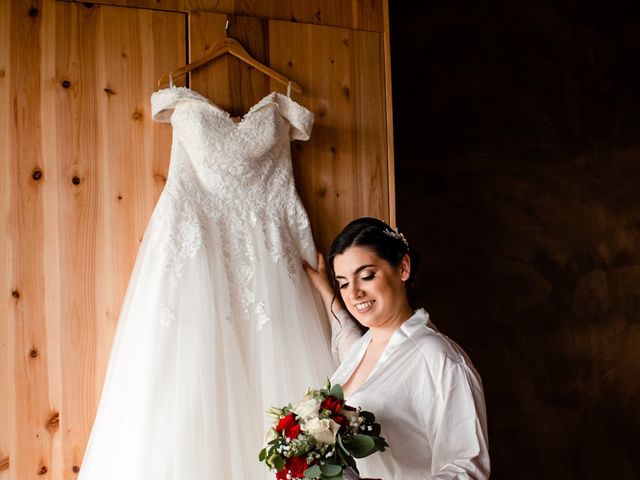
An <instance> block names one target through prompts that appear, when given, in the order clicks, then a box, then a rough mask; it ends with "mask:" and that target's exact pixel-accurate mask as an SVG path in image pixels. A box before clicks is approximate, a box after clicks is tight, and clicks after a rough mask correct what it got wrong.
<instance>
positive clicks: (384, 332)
mask: <svg viewBox="0 0 640 480" xmlns="http://www.w3.org/2000/svg"><path fill="white" fill-rule="evenodd" d="M413 314H414V312H413V309H412V308H411V306H409V305H408V304H407V305H405V306H404V307H403V308H402V309H401V310H400V311H398V313H397V314H395V315H393V317H392V318H390V319H389V321H388V322H385V323H384V325H380V326H378V327H371V328H370V330H371V344H372V345H375V346H384V345H386V344H387V343H389V339H390V338H391V337H392V336H393V334H394V333H395V332H396V331H397V330H398V329H399V328H400V327H401V326H402V324H403V323H404V322H406V321H407V320H409V319H410V318H411V317H412V316H413Z"/></svg>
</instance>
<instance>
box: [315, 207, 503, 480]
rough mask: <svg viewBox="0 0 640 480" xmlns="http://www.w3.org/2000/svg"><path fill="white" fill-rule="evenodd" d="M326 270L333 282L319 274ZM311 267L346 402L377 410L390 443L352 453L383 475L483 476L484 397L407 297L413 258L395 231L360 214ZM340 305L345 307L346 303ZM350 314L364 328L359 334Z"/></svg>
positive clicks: (367, 472)
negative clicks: (376, 450) (365, 453)
mask: <svg viewBox="0 0 640 480" xmlns="http://www.w3.org/2000/svg"><path fill="white" fill-rule="evenodd" d="M327 265H328V274H329V277H330V280H331V283H333V287H332V285H331V283H330V281H329V278H328V277H327ZM327 265H325V262H324V259H323V258H322V256H321V255H319V258H318V268H317V270H315V269H313V268H311V267H310V266H308V265H305V270H306V272H307V275H309V278H310V279H311V282H312V283H313V285H314V287H315V288H316V289H317V290H318V291H319V293H320V295H321V297H322V300H323V303H324V305H325V307H326V308H327V312H328V314H329V318H330V319H331V323H332V331H333V341H332V344H333V350H334V354H335V355H336V356H337V357H338V359H339V360H340V362H341V363H340V366H339V367H338V369H337V370H336V372H335V373H334V375H333V377H332V382H333V383H339V384H341V385H342V386H343V390H344V394H345V399H346V400H347V401H348V403H349V404H351V405H357V406H360V407H362V408H363V409H364V410H369V411H371V412H373V413H374V414H375V415H376V418H377V421H378V422H379V423H380V425H381V426H382V435H383V436H384V437H385V439H386V440H387V442H388V443H389V448H388V449H387V450H386V451H385V452H383V453H376V454H374V455H371V456H370V457H367V458H364V459H360V460H358V469H359V470H360V474H361V475H362V476H364V477H375V478H381V479H383V480H400V479H401V480H413V479H416V480H417V479H421V480H425V479H431V480H444V479H447V480H453V479H459V480H462V479H475V480H484V479H487V478H489V470H490V467H489V454H488V445H487V426H486V414H485V405H484V396H483V392H482V384H481V381H480V377H479V375H478V373H477V372H476V370H475V369H474V367H473V365H472V364H471V361H470V360H469V358H468V357H467V356H466V354H465V353H464V352H463V351H462V349H461V348H460V347H459V346H458V345H457V344H456V343H455V342H453V341H452V340H450V339H448V338H447V337H446V336H444V335H443V334H441V333H439V332H438V330H437V329H436V328H435V326H434V325H433V323H432V322H431V321H430V319H429V315H428V314H427V312H425V310H423V309H418V310H415V311H414V310H413V309H412V308H411V306H410V305H409V300H408V297H407V284H409V285H410V284H411V282H412V280H413V278H414V276H415V271H416V269H417V255H416V254H415V252H414V251H413V250H412V249H411V248H410V247H409V244H408V242H407V241H406V240H405V238H404V236H403V235H402V234H400V233H398V232H397V231H394V230H393V229H391V227H389V225H387V224H386V223H384V222H382V221H380V220H378V219H375V218H360V219H357V220H354V221H353V222H351V223H350V224H349V225H347V226H346V227H345V228H344V230H343V231H342V232H341V233H340V234H339V235H338V236H337V237H336V239H335V240H334V241H333V244H332V246H331V249H330V253H329V256H328V258H327ZM345 307H346V309H345ZM352 318H355V319H356V320H357V321H358V322H359V323H360V325H362V326H363V327H366V328H367V329H368V331H367V332H366V333H365V334H364V335H361V333H360V332H361V330H360V328H358V325H357V324H356V323H355V322H354V321H353V320H352Z"/></svg>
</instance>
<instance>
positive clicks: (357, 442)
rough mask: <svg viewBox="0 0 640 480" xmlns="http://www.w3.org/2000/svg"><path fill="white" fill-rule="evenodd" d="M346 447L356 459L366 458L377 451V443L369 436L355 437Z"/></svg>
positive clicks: (345, 444)
mask: <svg viewBox="0 0 640 480" xmlns="http://www.w3.org/2000/svg"><path fill="white" fill-rule="evenodd" d="M344 446H345V447H346V448H347V450H348V451H349V453H351V455H353V456H354V457H356V458H362V457H366V456H367V455H370V454H371V453H373V452H374V451H375V449H376V444H375V442H374V441H373V439H372V438H371V437H369V436H367V435H354V436H353V437H351V439H350V440H349V442H348V443H347V442H345V443H344Z"/></svg>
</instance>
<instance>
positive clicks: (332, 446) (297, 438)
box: [259, 380, 388, 480]
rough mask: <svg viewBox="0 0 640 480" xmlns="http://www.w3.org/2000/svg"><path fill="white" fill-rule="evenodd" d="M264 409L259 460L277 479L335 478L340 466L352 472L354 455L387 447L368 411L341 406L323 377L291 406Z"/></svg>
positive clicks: (338, 396) (340, 395) (334, 387)
mask: <svg viewBox="0 0 640 480" xmlns="http://www.w3.org/2000/svg"><path fill="white" fill-rule="evenodd" d="M267 414H268V415H269V416H270V417H273V418H274V422H273V427H272V428H270V429H269V431H268V433H267V446H266V447H265V448H263V449H262V451H261V452H260V456H259V459H260V461H261V462H265V463H266V464H267V466H268V467H269V468H271V469H272V470H275V471H276V479H277V480H292V479H296V478H311V479H323V480H324V479H326V480H341V479H342V470H343V469H344V468H347V467H351V468H353V469H354V470H355V471H356V472H358V469H357V468H356V462H355V460H354V457H355V458H363V457H367V456H369V455H371V454H372V453H375V452H378V451H380V452H383V451H384V448H385V447H388V444H387V442H386V441H385V439H384V438H382V437H381V436H380V424H378V423H376V421H375V420H376V419H375V416H374V414H373V413H371V412H366V411H363V410H361V409H360V408H353V407H351V406H349V405H346V404H345V402H344V396H343V393H342V387H341V386H340V385H338V384H335V385H331V383H330V382H329V380H327V381H326V383H325V385H324V388H322V389H320V390H312V389H309V390H307V392H306V394H305V396H304V398H303V399H302V400H300V401H299V402H298V403H296V404H295V405H291V404H289V405H287V406H286V407H283V408H276V407H272V408H270V409H269V410H268V411H267Z"/></svg>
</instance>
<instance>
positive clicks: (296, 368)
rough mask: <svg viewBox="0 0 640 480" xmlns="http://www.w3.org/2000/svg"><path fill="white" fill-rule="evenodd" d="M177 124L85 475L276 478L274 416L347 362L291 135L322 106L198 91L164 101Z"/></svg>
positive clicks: (167, 117) (162, 95)
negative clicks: (315, 268)
mask: <svg viewBox="0 0 640 480" xmlns="http://www.w3.org/2000/svg"><path fill="white" fill-rule="evenodd" d="M151 103H152V113H153V118H154V119H155V120H157V121H159V122H167V123H168V122H170V123H171V124H172V126H173V147H172V152H171V164H170V167H169V175H168V178H167V184H166V186H165V188H164V191H163V192H162V195H161V196H160V199H159V201H158V204H157V205H156V208H155V210H154V212H153V215H152V217H151V220H150V222H149V225H148V227H147V230H146V232H145V235H144V239H143V241H142V244H141V246H140V249H139V252H138V257H137V260H136V263H135V267H134V270H133V273H132V276H131V279H130V282H129V286H128V289H127V294H126V297H125V300H124V304H123V307H122V311H121V314H120V320H119V324H118V327H117V330H116V334H115V337H114V342H113V347H112V352H111V357H110V360H109V366H108V369H107V375H106V379H105V383H104V388H103V391H102V397H101V401H100V404H99V407H98V412H97V417H96V419H95V423H94V426H93V430H92V432H91V435H90V438H89V443H88V446H87V449H86V452H85V456H84V460H83V464H82V467H81V470H80V475H79V479H80V480H221V479H225V480H233V479H237V480H247V479H252V480H255V479H267V478H270V479H271V478H273V474H272V473H269V471H268V470H267V468H266V467H265V465H264V464H263V463H259V462H258V453H259V451H260V449H261V448H262V446H263V442H264V438H265V433H266V430H267V426H268V425H270V423H271V419H270V418H268V417H267V416H266V415H265V410H266V409H267V408H268V407H270V406H272V405H277V406H281V405H285V404H287V403H289V402H293V401H295V400H296V399H299V398H301V397H302V395H303V394H304V392H305V390H306V388H307V387H309V386H312V387H319V386H321V384H322V382H323V381H324V379H325V378H326V377H329V376H330V375H331V373H332V372H333V370H334V369H335V364H334V361H333V358H332V355H331V348H330V339H329V336H330V334H329V332H328V328H327V327H326V326H325V324H326V320H325V318H322V317H323V316H324V313H323V310H322V306H321V305H320V303H319V302H318V299H317V297H316V296H314V293H313V292H312V287H311V285H310V284H309V282H308V279H307V277H306V275H305V274H304V271H303V269H302V263H301V262H302V260H303V259H304V260H306V261H307V262H309V263H310V264H311V265H315V262H316V250H315V247H314V243H313V238H312V235H311V230H310V226H309V220H308V217H307V214H306V211H305V210H304V208H303V206H302V204H301V202H300V200H299V198H298V195H297V193H296V190H295V186H294V181H293V174H292V167H291V154H290V141H291V140H294V139H300V140H306V139H308V138H309V135H310V130H311V126H312V122H313V115H312V113H311V112H310V111H309V110H307V109H306V108H304V107H302V106H301V105H299V104H297V103H296V102H294V101H293V100H291V99H290V98H289V97H287V96H285V95H281V94H279V93H277V92H273V93H271V94H269V95H267V96H265V97H264V98H263V99H262V100H260V101H259V102H258V103H257V104H256V105H254V106H253V107H252V108H251V110H250V111H249V112H248V113H247V114H246V115H245V116H244V117H243V118H242V120H241V121H240V122H234V120H233V119H232V118H231V117H230V115H229V114H228V113H227V112H225V111H224V110H222V109H221V108H219V107H217V106H216V105H214V104H213V103H212V102H210V101H209V100H208V99H206V98H205V97H203V96H202V95H200V94H198V93H197V92H195V91H193V90H191V89H189V88H184V87H170V88H166V89H163V90H159V91H157V92H155V93H154V94H153V95H152V98H151Z"/></svg>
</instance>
